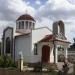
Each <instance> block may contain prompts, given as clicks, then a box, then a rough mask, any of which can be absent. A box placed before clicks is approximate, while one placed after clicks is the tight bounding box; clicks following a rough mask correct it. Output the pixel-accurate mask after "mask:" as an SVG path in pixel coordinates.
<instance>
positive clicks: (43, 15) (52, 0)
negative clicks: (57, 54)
mask: <svg viewBox="0 0 75 75" xmlns="http://www.w3.org/2000/svg"><path fill="white" fill-rule="evenodd" d="M26 13H28V14H30V15H31V16H33V17H34V19H35V20H36V27H44V26H48V27H49V28H50V29H51V30H52V24H53V22H54V21H59V20H62V21H63V22H64V24H65V33H66V37H67V38H68V40H69V41H71V42H73V38H74V37H75V0H0V38H1V36H2V32H3V30H4V28H6V27H7V26H11V27H15V26H16V24H15V23H16V19H17V18H18V17H19V16H20V15H23V14H26Z"/></svg>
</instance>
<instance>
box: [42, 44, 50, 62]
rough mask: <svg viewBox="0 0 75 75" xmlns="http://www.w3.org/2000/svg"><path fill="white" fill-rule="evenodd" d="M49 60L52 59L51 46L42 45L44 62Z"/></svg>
mask: <svg viewBox="0 0 75 75" xmlns="http://www.w3.org/2000/svg"><path fill="white" fill-rule="evenodd" d="M49 60H50V47H49V46H47V45H44V46H43V47H42V62H43V63H48V61H49Z"/></svg>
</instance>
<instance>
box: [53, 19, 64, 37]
mask: <svg viewBox="0 0 75 75" xmlns="http://www.w3.org/2000/svg"><path fill="white" fill-rule="evenodd" d="M53 34H55V35H59V34H62V35H63V36H65V29H64V23H63V21H61V20H60V21H57V22H54V23H53Z"/></svg>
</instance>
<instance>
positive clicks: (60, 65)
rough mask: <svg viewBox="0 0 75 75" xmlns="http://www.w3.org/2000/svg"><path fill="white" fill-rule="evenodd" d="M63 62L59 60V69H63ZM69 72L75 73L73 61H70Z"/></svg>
mask: <svg viewBox="0 0 75 75" xmlns="http://www.w3.org/2000/svg"><path fill="white" fill-rule="evenodd" d="M63 64H64V63H63V62H59V63H58V64H57V67H58V69H59V70H62V66H63ZM68 73H73V64H72V63H69V71H68Z"/></svg>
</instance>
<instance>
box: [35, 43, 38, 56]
mask: <svg viewBox="0 0 75 75" xmlns="http://www.w3.org/2000/svg"><path fill="white" fill-rule="evenodd" d="M34 55H38V52H37V44H34Z"/></svg>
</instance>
